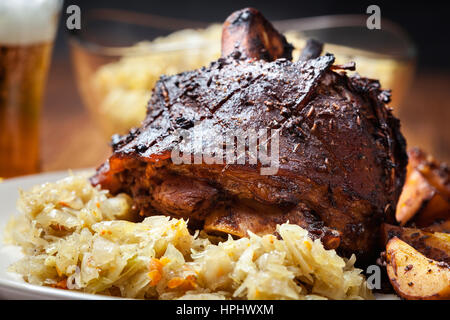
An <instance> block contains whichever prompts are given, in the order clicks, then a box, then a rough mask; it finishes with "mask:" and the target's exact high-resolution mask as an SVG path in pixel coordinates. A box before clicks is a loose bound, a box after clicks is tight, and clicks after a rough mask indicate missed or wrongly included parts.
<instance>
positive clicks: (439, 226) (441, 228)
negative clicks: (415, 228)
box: [423, 219, 450, 233]
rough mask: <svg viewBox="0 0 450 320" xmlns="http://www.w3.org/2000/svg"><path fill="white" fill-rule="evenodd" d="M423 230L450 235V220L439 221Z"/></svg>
mask: <svg viewBox="0 0 450 320" xmlns="http://www.w3.org/2000/svg"><path fill="white" fill-rule="evenodd" d="M423 230H424V231H427V232H441V233H450V219H447V220H443V221H437V222H435V223H433V224H432V225H430V226H428V227H426V228H424V229H423Z"/></svg>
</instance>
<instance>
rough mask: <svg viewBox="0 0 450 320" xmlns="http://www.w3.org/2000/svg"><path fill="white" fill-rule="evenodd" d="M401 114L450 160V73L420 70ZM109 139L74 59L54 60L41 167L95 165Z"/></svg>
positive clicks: (415, 141)
mask: <svg viewBox="0 0 450 320" xmlns="http://www.w3.org/2000/svg"><path fill="white" fill-rule="evenodd" d="M394 94H395V93H394ZM398 113H399V116H400V119H401V122H402V131H403V133H404V135H405V136H406V137H407V140H408V147H410V146H420V147H422V148H423V149H425V150H426V151H428V152H432V153H433V154H434V155H435V156H436V158H438V159H440V160H444V161H447V162H448V163H450V73H448V72H442V73H440V72H422V73H420V74H417V75H416V76H415V79H414V81H413V84H412V88H411V89H410V91H409V94H408V95H407V96H406V98H405V101H404V103H403V105H402V108H400V109H399V112H398ZM108 142H109V138H108V137H106V136H103V134H102V133H101V132H100V130H99V128H98V127H97V126H96V124H95V123H94V122H93V120H92V119H90V117H89V114H88V113H87V111H86V109H85V108H84V107H83V104H82V102H81V99H80V96H79V94H78V90H77V88H76V83H75V80H74V76H73V73H72V66H71V64H70V60H68V59H54V60H53V62H52V67H51V70H50V74H49V79H48V84H47V92H46V99H45V102H44V109H43V115H42V129H41V159H42V162H41V164H42V171H56V170H65V169H77V168H87V167H96V166H98V165H100V164H101V163H102V161H103V160H104V159H106V157H107V156H108V155H109V153H110V148H109V146H108Z"/></svg>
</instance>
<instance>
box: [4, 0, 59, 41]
mask: <svg viewBox="0 0 450 320" xmlns="http://www.w3.org/2000/svg"><path fill="white" fill-rule="evenodd" d="M61 4H62V1H61V0H6V1H5V0H0V44H7V45H8V44H9V45H26V44H33V43H40V42H48V41H51V40H52V39H53V37H54V36H55V33H56V28H57V25H58V13H59V10H60V8H61Z"/></svg>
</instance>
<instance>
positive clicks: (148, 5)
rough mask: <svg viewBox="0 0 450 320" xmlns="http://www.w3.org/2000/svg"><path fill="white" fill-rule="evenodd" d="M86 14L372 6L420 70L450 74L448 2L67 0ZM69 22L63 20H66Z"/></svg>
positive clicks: (328, 11) (199, 14) (201, 15)
mask: <svg viewBox="0 0 450 320" xmlns="http://www.w3.org/2000/svg"><path fill="white" fill-rule="evenodd" d="M70 4H76V5H78V6H80V8H81V11H82V13H83V11H84V12H86V11H87V10H88V9H91V8H118V9H127V10H131V11H136V12H148V13H152V14H157V15H161V16H168V17H174V18H180V19H188V20H194V21H195V20H198V21H205V22H222V21H223V20H224V19H225V18H226V17H227V16H228V15H229V14H230V13H231V12H233V11H235V10H238V9H241V8H243V7H248V6H250V7H255V8H257V9H259V10H260V11H261V12H262V13H263V14H264V15H265V16H266V17H267V18H268V19H269V20H282V19H295V18H302V17H312V16H321V15H334V14H366V9H367V7H368V6H369V5H371V4H376V5H378V6H379V7H380V8H381V15H382V18H386V19H389V20H392V21H394V22H396V23H398V24H399V25H400V26H402V27H403V28H404V29H405V30H406V31H407V32H408V34H409V35H410V37H411V39H412V40H413V42H414V43H415V44H416V46H417V49H418V58H419V60H418V62H419V68H420V69H419V71H420V70H422V69H423V68H439V69H443V68H445V69H447V70H450V58H448V57H446V54H447V53H448V52H449V51H450V41H449V40H450V18H449V17H450V2H449V1H399V0H397V1H393V0H390V1H389V0H388V1H386V0H385V1H354V0H352V1H332V0H313V1H311V0H295V1H292V0H271V1H267V0H259V1H256V0H250V1H249V0H247V1H245V0H227V1H212V0H209V1H208V0H184V1H175V0H152V1H150V0H147V1H146V0H78V1H77V0H65V5H66V6H67V5H70ZM63 17H64V15H63ZM65 48H66V47H65V45H64V34H63V33H61V34H60V35H59V37H58V51H57V52H58V53H65Z"/></svg>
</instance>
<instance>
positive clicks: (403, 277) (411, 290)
mask: <svg viewBox="0 0 450 320" xmlns="http://www.w3.org/2000/svg"><path fill="white" fill-rule="evenodd" d="M386 268H387V274H388V276H389V281H390V282H391V284H392V286H393V287H394V289H395V291H396V292H397V294H398V295H399V296H401V297H402V298H404V299H408V300H446V299H450V268H449V265H448V264H446V263H444V262H438V261H435V260H432V259H430V258H427V257H426V256H424V255H423V254H421V253H420V252H418V251H417V250H415V249H414V248H413V247H411V246H410V245H409V244H407V243H406V242H404V241H402V240H400V239H399V238H397V237H395V238H393V239H391V240H389V242H388V244H387V246H386Z"/></svg>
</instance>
